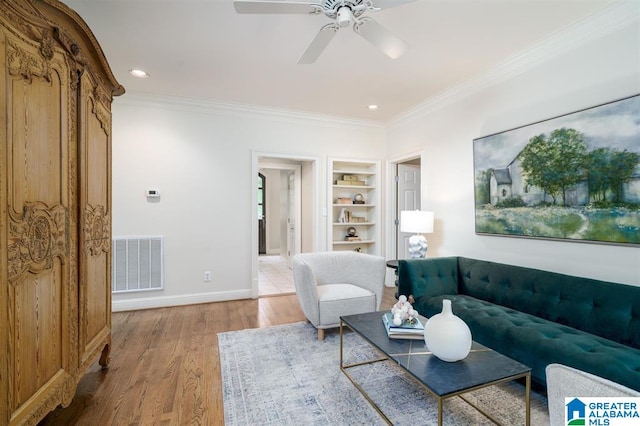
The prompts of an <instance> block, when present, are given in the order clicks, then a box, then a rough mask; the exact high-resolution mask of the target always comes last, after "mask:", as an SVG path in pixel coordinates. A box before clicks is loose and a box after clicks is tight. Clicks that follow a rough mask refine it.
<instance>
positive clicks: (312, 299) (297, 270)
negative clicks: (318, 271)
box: [293, 256, 320, 326]
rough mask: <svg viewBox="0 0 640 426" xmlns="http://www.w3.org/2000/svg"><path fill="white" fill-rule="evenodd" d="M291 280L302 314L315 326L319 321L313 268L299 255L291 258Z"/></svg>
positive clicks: (316, 284)
mask: <svg viewBox="0 0 640 426" xmlns="http://www.w3.org/2000/svg"><path fill="white" fill-rule="evenodd" d="M293 282H294V285H295V288H296V297H297V298H298V302H299V303H300V307H301V308H302V312H303V313H304V316H305V317H307V319H308V320H309V321H310V322H311V324H313V325H314V326H317V325H318V324H319V323H320V310H319V307H318V288H317V287H318V283H317V282H316V276H315V273H314V272H313V268H312V267H311V265H309V263H308V262H306V261H305V260H304V259H303V258H302V257H301V256H295V257H294V258H293Z"/></svg>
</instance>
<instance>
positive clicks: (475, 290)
mask: <svg viewBox="0 0 640 426" xmlns="http://www.w3.org/2000/svg"><path fill="white" fill-rule="evenodd" d="M398 280H399V283H398V293H399V294H403V295H406V296H409V295H413V297H414V299H415V303H414V308H415V309H416V310H417V311H418V312H420V314H422V315H424V316H427V317H430V316H432V315H434V314H437V313H439V312H441V311H442V300H443V299H450V300H451V304H452V307H453V313H454V314H456V315H458V316H459V317H460V318H462V319H463V320H464V321H465V322H466V323H467V325H469V328H470V329H471V334H472V336H473V340H475V341H477V342H479V343H481V344H483V345H485V346H488V347H490V348H492V349H494V350H496V351H498V352H500V353H502V354H504V355H507V356H509V357H511V358H513V359H515V360H517V361H520V362H522V363H523V364H525V365H528V366H530V367H531V369H532V379H533V381H534V383H537V384H539V385H542V386H545V385H546V377H545V368H546V366H547V365H548V364H552V363H560V364H564V365H568V366H571V367H574V368H577V369H579V370H583V371H586V372H589V373H592V374H595V375H597V376H601V377H604V378H607V379H609V380H612V381H614V382H617V383H620V384H622V385H624V386H627V387H629V388H631V389H635V390H638V391H640V287H636V286H631V285H624V284H616V283H611V282H605V281H598V280H593V279H588V278H580V277H575V276H570V275H563V274H558V273H554V272H548V271H541V270H537V269H531V268H524V267H519V266H512V265H505V264H501V263H495V262H488V261H484V260H476V259H469V258H464V257H442V258H428V259H412V260H401V261H399V262H398Z"/></svg>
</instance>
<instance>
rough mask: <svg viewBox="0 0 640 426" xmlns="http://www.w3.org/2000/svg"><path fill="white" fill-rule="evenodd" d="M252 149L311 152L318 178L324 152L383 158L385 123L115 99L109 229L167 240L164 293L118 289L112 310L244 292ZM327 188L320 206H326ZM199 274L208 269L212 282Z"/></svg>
mask: <svg viewBox="0 0 640 426" xmlns="http://www.w3.org/2000/svg"><path fill="white" fill-rule="evenodd" d="M254 151H258V152H269V153H276V154H277V153H281V154H283V155H287V156H290V155H301V156H303V157H305V156H306V157H318V158H320V159H321V161H320V163H321V164H320V167H321V170H320V176H321V183H324V182H326V180H325V179H326V177H325V176H326V172H325V170H326V159H327V156H329V155H330V156H332V157H334V156H340V157H347V158H363V157H364V158H374V159H382V158H384V154H385V139H384V129H383V128H382V127H381V126H377V125H370V124H366V123H359V122H350V121H345V120H338V119H335V120H334V119H329V118H322V117H313V116H309V115H305V114H299V113H283V112H279V111H268V110H260V109H257V108H254V109H250V108H240V107H237V106H233V105H221V104H214V103H206V102H201V101H195V100H185V99H179V98H164V97H151V96H146V95H141V94H138V95H136V94H126V95H124V96H122V97H120V98H116V100H115V102H114V104H113V234H114V236H126V235H149V234H151V235H164V236H165V289H164V290H162V291H157V292H147V293H137V294H126V295H122V294H116V295H114V297H113V307H114V310H125V309H133V308H144V307H156V306H167V305H176V304H187V303H198V302H208V301H217V300H228V299H238V298H247V297H250V296H251V267H252V265H251V253H250V250H251V231H250V227H251V226H255V224H254V223H253V221H252V212H253V210H255V207H254V206H252V205H251V194H252V191H254V187H253V183H254V173H255V170H252V165H251V163H252V152H254ZM324 186H325V185H324V184H321V188H320V189H321V191H322V192H321V193H320V194H319V197H318V199H319V200H321V205H320V206H318V210H320V209H321V208H322V207H326V206H325V205H324V200H326V199H327V197H326V192H325V188H324ZM149 187H153V188H158V189H159V190H160V192H161V198H160V201H159V202H157V203H149V202H147V200H146V198H145V196H144V191H145V189H146V188H149ZM317 213H318V215H319V214H320V212H317ZM321 219H322V220H324V219H325V218H323V217H321ZM320 229H323V230H324V229H326V225H324V224H323V225H322V226H320ZM319 239H320V244H324V242H326V235H320V236H319ZM205 270H210V271H212V272H213V276H212V281H211V282H209V283H205V282H203V272H204V271H205Z"/></svg>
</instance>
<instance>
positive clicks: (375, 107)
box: [367, 104, 378, 111]
mask: <svg viewBox="0 0 640 426" xmlns="http://www.w3.org/2000/svg"><path fill="white" fill-rule="evenodd" d="M367 108H369V110H370V111H375V110H377V109H378V105H374V104H371V105H369V106H368V107H367Z"/></svg>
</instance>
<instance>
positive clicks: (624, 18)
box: [387, 0, 640, 129]
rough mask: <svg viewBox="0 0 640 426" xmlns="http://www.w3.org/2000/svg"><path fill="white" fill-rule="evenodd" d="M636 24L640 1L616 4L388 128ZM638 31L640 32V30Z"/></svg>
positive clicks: (429, 101)
mask: <svg viewBox="0 0 640 426" xmlns="http://www.w3.org/2000/svg"><path fill="white" fill-rule="evenodd" d="M634 24H635V25H640V2H639V1H637V0H618V1H615V2H614V3H612V4H610V5H608V6H606V7H604V8H602V9H600V10H598V11H596V12H594V13H593V14H591V15H589V16H587V17H585V18H583V19H581V20H580V21H577V22H576V23H574V24H572V25H570V26H568V27H566V28H564V29H562V30H560V31H558V32H556V33H555V34H553V35H550V36H549V37H546V38H544V39H542V40H540V41H539V42H538V43H536V44H535V45H533V46H532V47H531V48H529V49H527V50H525V51H522V52H520V53H517V54H515V55H513V56H511V57H509V58H507V59H506V60H504V61H502V62H500V63H498V64H497V65H495V66H494V67H493V68H491V69H490V70H488V71H487V72H485V73H483V74H480V75H478V76H476V77H473V78H471V79H469V80H465V81H462V82H460V83H458V84H456V85H454V86H452V87H451V88H449V89H448V90H446V91H444V92H441V93H439V94H437V95H435V96H433V97H431V98H429V99H427V100H425V101H424V102H422V103H420V104H418V105H416V106H415V107H413V108H410V109H409V110H407V111H405V112H404V113H401V114H399V115H398V116H396V117H395V118H393V119H391V120H390V121H389V122H388V123H387V129H389V128H392V127H394V126H398V125H400V124H405V123H406V122H408V121H411V120H412V119H416V118H419V117H421V116H423V115H424V114H426V113H428V112H431V111H435V110H438V109H440V108H442V107H443V106H445V105H448V104H451V103H453V102H456V101H458V100H461V99H463V98H466V97H468V96H470V95H472V94H474V93H476V92H478V91H480V90H483V89H486V88H489V87H492V86H495V85H496V84H498V83H500V82H502V81H505V80H507V79H509V78H511V77H515V76H517V75H519V74H522V73H524V72H526V71H528V70H530V69H532V68H534V67H535V66H537V65H540V64H541V63H544V62H546V61H548V60H551V59H553V58H555V57H558V56H560V55H561V54H563V53H566V52H569V51H571V50H573V49H576V48H577V47H580V46H583V45H585V44H587V43H590V42H592V41H595V40H598V39H600V38H602V37H605V36H606V35H608V34H611V33H613V32H615V31H617V30H619V29H621V28H624V27H627V26H630V25H634ZM638 31H639V32H640V28H639V29H638Z"/></svg>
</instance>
